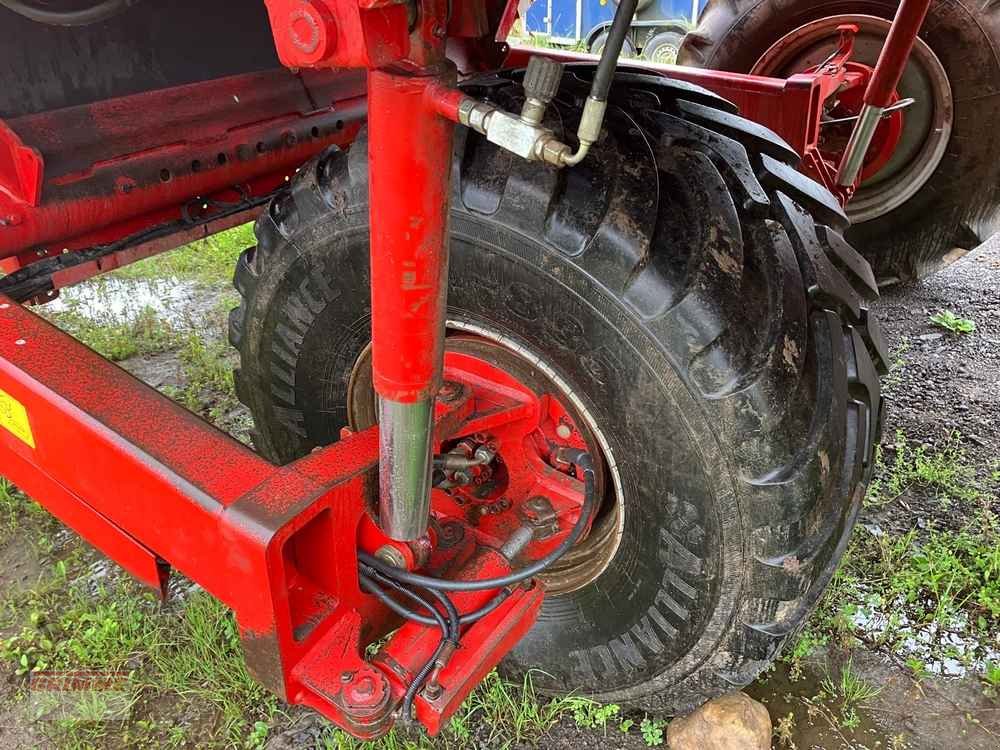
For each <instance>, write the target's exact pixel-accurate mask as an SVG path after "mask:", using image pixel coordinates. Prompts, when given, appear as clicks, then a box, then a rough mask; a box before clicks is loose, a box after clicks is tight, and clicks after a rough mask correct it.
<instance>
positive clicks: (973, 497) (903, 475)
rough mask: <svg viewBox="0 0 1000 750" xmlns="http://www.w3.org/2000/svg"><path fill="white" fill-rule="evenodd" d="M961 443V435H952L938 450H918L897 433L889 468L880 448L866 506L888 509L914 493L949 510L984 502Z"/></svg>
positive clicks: (876, 456)
mask: <svg viewBox="0 0 1000 750" xmlns="http://www.w3.org/2000/svg"><path fill="white" fill-rule="evenodd" d="M961 439H962V436H961V435H960V434H959V433H957V432H952V433H950V434H948V435H947V436H946V438H945V439H944V441H943V442H942V443H941V445H939V446H937V447H933V446H926V445H917V446H914V445H912V444H911V443H910V441H908V440H907V438H906V436H905V435H904V434H903V433H902V432H901V431H897V432H896V436H895V441H894V442H893V444H892V453H893V454H894V455H893V458H892V461H891V464H889V465H887V464H886V461H885V456H884V451H883V450H882V447H881V446H879V447H877V448H876V453H875V462H876V463H875V465H876V470H875V473H874V477H873V479H872V482H871V484H870V485H869V488H868V494H867V496H866V498H865V505H866V506H868V507H869V508H872V507H876V508H877V507H881V506H884V505H888V504H890V503H893V502H895V501H897V500H899V498H900V497H902V496H903V495H905V494H906V493H907V492H909V491H911V490H913V489H920V490H925V491H929V492H931V493H933V495H934V497H935V498H936V499H937V501H938V502H940V503H941V504H942V505H944V506H946V507H947V506H949V505H951V503H953V502H959V503H973V502H975V501H977V500H980V499H981V498H982V496H983V492H982V490H981V489H979V488H978V487H977V486H976V470H975V468H974V467H972V466H970V465H969V463H968V461H967V459H966V455H965V450H964V448H962V444H961Z"/></svg>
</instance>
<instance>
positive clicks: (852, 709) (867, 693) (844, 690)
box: [821, 660, 882, 729]
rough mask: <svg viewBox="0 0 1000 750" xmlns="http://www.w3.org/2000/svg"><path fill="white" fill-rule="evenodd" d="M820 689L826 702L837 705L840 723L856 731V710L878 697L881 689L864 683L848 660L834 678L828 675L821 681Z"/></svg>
mask: <svg viewBox="0 0 1000 750" xmlns="http://www.w3.org/2000/svg"><path fill="white" fill-rule="evenodd" d="M821 689H822V692H823V694H824V695H823V697H824V698H825V699H826V700H832V701H834V702H835V703H837V704H839V707H840V723H841V725H842V726H843V727H845V728H847V729H856V728H857V727H858V726H859V725H860V724H861V717H860V716H859V715H858V709H859V708H861V707H863V706H864V705H865V703H867V702H868V701H871V700H873V699H874V698H876V697H878V695H879V693H881V692H882V690H881V688H878V687H875V686H874V685H870V684H869V683H867V682H865V681H864V680H863V679H861V677H860V676H859V675H858V674H857V673H856V672H855V671H854V662H853V661H851V660H848V661H847V662H846V663H845V664H843V665H842V666H841V668H840V674H839V676H838V677H836V678H834V677H832V676H831V675H830V674H829V673H827V675H826V677H825V678H824V679H823V682H822V685H821Z"/></svg>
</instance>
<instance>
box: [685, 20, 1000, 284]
mask: <svg viewBox="0 0 1000 750" xmlns="http://www.w3.org/2000/svg"><path fill="white" fill-rule="evenodd" d="M898 6H899V2H898V0H709V2H708V4H707V5H706V6H705V9H704V10H703V11H702V14H701V18H700V19H699V23H698V27H697V29H695V30H694V31H692V32H690V33H689V34H688V35H687V37H686V38H685V40H684V44H683V45H682V46H681V50H680V54H679V55H678V60H677V61H678V64H679V65H689V66H694V67H703V68H711V69H715V70H726V71H733V72H737V73H747V72H749V71H750V70H751V68H753V66H754V64H755V63H756V62H757V60H758V59H759V58H760V57H761V56H762V55H763V54H764V52H765V51H767V50H768V49H770V48H771V46H772V45H774V44H775V43H776V42H777V41H778V40H780V39H782V38H784V37H785V36H786V35H787V34H789V33H790V32H791V31H793V30H795V29H797V28H799V27H800V26H802V25H803V24H806V23H809V22H814V21H817V20H819V19H822V18H826V17H830V16H837V15H843V14H860V15H867V16H876V17H878V18H882V19H888V20H891V19H892V18H893V16H894V14H895V12H896V9H897V8H898ZM920 38H921V39H922V40H923V41H925V42H926V43H927V45H928V46H929V47H930V49H931V51H932V52H933V53H934V54H935V55H936V56H937V58H938V60H939V61H940V64H941V66H942V68H943V69H944V72H945V74H946V75H947V78H948V80H949V82H950V85H951V92H952V99H953V102H954V111H953V118H952V121H953V124H952V131H951V137H950V139H949V140H948V141H947V151H946V152H945V153H944V155H943V158H942V159H941V161H940V163H939V164H938V166H937V168H936V169H935V170H934V172H933V174H932V175H931V176H930V178H929V179H928V180H927V182H926V183H925V184H924V185H923V187H922V188H921V189H920V190H919V191H918V192H917V193H916V194H915V195H913V196H912V197H910V198H909V199H908V200H906V202H905V203H903V204H902V205H901V206H899V207H897V208H895V209H893V210H892V211H890V212H889V213H887V214H885V215H883V216H880V217H878V218H873V219H871V220H870V221H864V222H858V221H855V224H854V226H853V227H852V228H851V229H850V231H848V233H847V235H846V236H847V239H848V240H849V241H850V242H851V243H852V244H854V246H855V247H857V248H858V249H859V250H861V252H862V253H864V254H865V256H866V257H867V258H868V259H869V260H870V261H871V263H872V265H873V266H874V268H875V271H876V273H877V275H878V276H879V277H880V278H886V277H899V278H904V279H905V278H912V277H915V276H919V275H922V274H923V273H925V272H926V271H928V270H932V269H933V268H935V267H936V265H937V262H938V261H939V259H940V258H941V257H942V256H944V255H945V254H946V253H948V252H949V251H951V250H953V249H955V248H965V249H970V248H972V247H975V246H976V245H977V244H979V243H980V242H982V241H984V240H985V239H987V238H988V237H989V236H990V235H992V234H993V233H995V232H996V231H997V230H998V229H1000V210H998V209H1000V138H997V137H996V132H995V130H996V123H998V122H1000V2H997V0H988V1H987V2H973V0H932V1H931V5H930V10H929V12H928V15H927V20H926V21H925V22H924V25H923V28H922V30H921V32H920ZM788 72H798V71H788Z"/></svg>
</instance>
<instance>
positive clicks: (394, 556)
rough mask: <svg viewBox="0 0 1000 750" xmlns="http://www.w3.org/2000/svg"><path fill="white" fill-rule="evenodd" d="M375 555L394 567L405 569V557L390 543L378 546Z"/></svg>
mask: <svg viewBox="0 0 1000 750" xmlns="http://www.w3.org/2000/svg"><path fill="white" fill-rule="evenodd" d="M375 557H377V558H378V559H379V560H381V561H382V562H384V563H386V564H387V565H391V566H392V567H394V568H399V569H400V570H406V557H405V556H404V555H403V553H402V552H401V551H400V550H399V549H397V548H396V547H393V546H392V545H391V544H383V545H382V546H381V547H379V548H378V551H377V552H376V553H375Z"/></svg>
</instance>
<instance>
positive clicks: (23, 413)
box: [0, 389, 35, 448]
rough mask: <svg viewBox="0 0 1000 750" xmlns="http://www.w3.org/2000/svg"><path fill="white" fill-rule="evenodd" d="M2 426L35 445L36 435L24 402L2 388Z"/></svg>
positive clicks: (0, 403)
mask: <svg viewBox="0 0 1000 750" xmlns="http://www.w3.org/2000/svg"><path fill="white" fill-rule="evenodd" d="M0 427H3V428H4V429H5V430H7V431H8V432H9V433H10V434H12V435H13V436H14V437H16V438H17V439H18V440H21V441H22V442H25V443H27V444H28V445H30V446H31V447H32V448H34V447H35V436H34V435H32V434H31V424H30V423H29V422H28V411H27V409H25V408H24V404H22V403H21V402H20V401H18V400H17V399H16V398H14V397H13V396H11V395H10V394H9V393H7V392H6V391H4V390H2V389H0Z"/></svg>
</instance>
